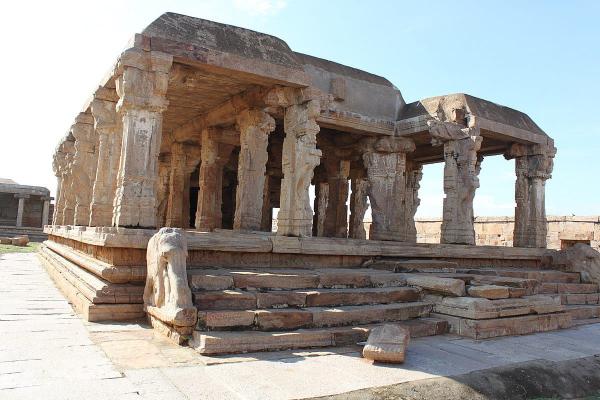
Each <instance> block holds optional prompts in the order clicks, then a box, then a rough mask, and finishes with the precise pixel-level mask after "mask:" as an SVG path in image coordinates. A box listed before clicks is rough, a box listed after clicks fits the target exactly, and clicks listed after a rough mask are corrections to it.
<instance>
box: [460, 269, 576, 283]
mask: <svg viewBox="0 0 600 400" xmlns="http://www.w3.org/2000/svg"><path fill="white" fill-rule="evenodd" d="M456 272H457V273H465V274H472V275H492V276H493V275H495V276H505V277H513V278H525V279H536V280H538V281H540V282H552V283H579V282H580V281H581V277H580V275H579V273H577V272H562V271H555V270H523V269H505V268H498V269H484V268H470V269H457V270H456Z"/></svg>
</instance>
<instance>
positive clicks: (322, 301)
mask: <svg viewBox="0 0 600 400" xmlns="http://www.w3.org/2000/svg"><path fill="white" fill-rule="evenodd" d="M193 297H194V304H195V305H196V306H197V307H198V309H199V310H248V309H255V308H259V309H263V308H287V307H315V306H345V305H364V304H388V303H399V302H407V301H417V300H420V297H421V291H420V290H419V289H418V288H414V287H408V286H404V287H391V288H354V289H314V290H295V291H269V292H249V291H242V290H221V291H201V292H194V293H193Z"/></svg>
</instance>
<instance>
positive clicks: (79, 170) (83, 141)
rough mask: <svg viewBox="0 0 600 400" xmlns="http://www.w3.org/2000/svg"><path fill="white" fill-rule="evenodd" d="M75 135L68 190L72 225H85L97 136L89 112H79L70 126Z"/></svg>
mask: <svg viewBox="0 0 600 400" xmlns="http://www.w3.org/2000/svg"><path fill="white" fill-rule="evenodd" d="M71 133H72V134H73V136H74V137H75V156H74V158H73V166H72V168H71V174H72V177H73V179H72V181H71V188H70V191H71V192H72V193H73V194H74V196H75V207H74V215H73V225H82V226H87V225H88V224H89V222H90V203H91V201H92V191H93V188H94V179H95V177H96V166H97V163H98V155H97V153H96V147H97V145H98V143H97V142H98V137H97V136H96V135H95V134H94V119H93V118H92V115H91V114H89V113H80V114H79V116H77V118H76V120H75V124H73V126H72V127H71Z"/></svg>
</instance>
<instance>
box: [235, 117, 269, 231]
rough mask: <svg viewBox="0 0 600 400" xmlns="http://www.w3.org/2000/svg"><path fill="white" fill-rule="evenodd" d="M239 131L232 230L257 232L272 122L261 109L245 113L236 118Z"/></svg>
mask: <svg viewBox="0 0 600 400" xmlns="http://www.w3.org/2000/svg"><path fill="white" fill-rule="evenodd" d="M237 125H238V128H239V131H240V156H239V159H238V179H237V190H236V195H235V196H236V197H235V198H236V201H235V216H234V221H233V229H236V230H253V231H258V230H260V226H261V220H262V209H263V194H264V186H265V171H266V165H267V160H268V158H269V155H268V153H267V146H268V144H269V134H270V133H271V132H273V130H275V120H274V119H273V117H271V116H270V115H269V114H267V113H266V112H264V111H261V110H244V111H242V112H241V113H240V115H238V117H237Z"/></svg>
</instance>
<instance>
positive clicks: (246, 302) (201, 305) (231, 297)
mask: <svg viewBox="0 0 600 400" xmlns="http://www.w3.org/2000/svg"><path fill="white" fill-rule="evenodd" d="M194 304H195V305H196V306H197V307H198V309H199V310H252V309H254V308H256V295H255V294H254V293H250V292H243V291H241V290H221V291H207V292H197V293H194Z"/></svg>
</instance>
